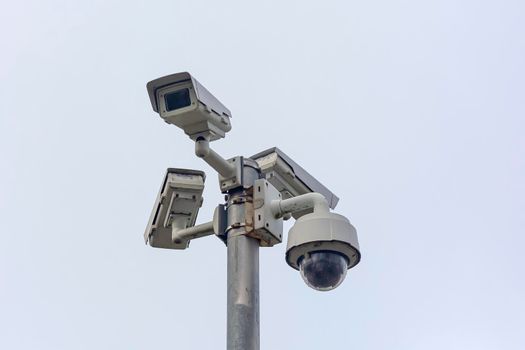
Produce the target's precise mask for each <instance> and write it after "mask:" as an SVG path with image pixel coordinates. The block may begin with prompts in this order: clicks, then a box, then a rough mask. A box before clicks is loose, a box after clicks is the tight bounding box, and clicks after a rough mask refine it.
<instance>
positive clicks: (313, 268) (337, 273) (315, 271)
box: [299, 251, 348, 291]
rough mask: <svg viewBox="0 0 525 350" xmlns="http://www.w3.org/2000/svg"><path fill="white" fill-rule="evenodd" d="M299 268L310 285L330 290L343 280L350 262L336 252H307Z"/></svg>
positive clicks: (316, 288) (322, 289) (318, 288)
mask: <svg viewBox="0 0 525 350" xmlns="http://www.w3.org/2000/svg"><path fill="white" fill-rule="evenodd" d="M299 270H300V271H301V276H302V277H303V280H304V281H305V283H306V284H307V285H308V287H310V288H313V289H315V290H319V291H328V290H332V289H334V288H336V287H337V286H339V285H340V284H341V283H342V282H343V280H344V279H345V277H346V271H347V270H348V262H347V261H346V259H345V258H344V257H343V256H342V255H340V254H338V253H336V252H332V251H317V252H312V253H309V254H306V256H305V257H304V258H303V259H302V260H301V261H300V263H299Z"/></svg>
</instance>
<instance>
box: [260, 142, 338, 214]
mask: <svg viewBox="0 0 525 350" xmlns="http://www.w3.org/2000/svg"><path fill="white" fill-rule="evenodd" d="M250 158H251V159H253V160H255V161H256V162H257V164H258V165H259V167H260V169H261V172H262V173H263V175H264V177H265V178H266V179H267V180H268V182H270V183H271V184H272V185H273V186H274V187H275V188H276V189H277V190H278V191H279V192H280V193H281V195H282V199H287V198H292V197H297V196H300V195H303V194H306V193H311V192H317V193H320V194H321V195H323V197H324V198H325V199H326V202H327V203H328V206H329V207H330V209H334V208H335V207H336V205H337V203H338V202H339V198H338V197H337V196H336V195H335V194H334V193H333V192H332V191H330V190H329V189H328V188H326V187H325V186H324V185H323V184H322V183H320V182H319V181H317V180H316V179H315V178H314V177H313V176H312V175H310V174H309V173H308V172H307V171H306V170H304V169H303V168H302V167H301V166H300V165H299V164H297V163H296V162H294V161H293V160H292V159H291V158H290V157H289V156H287V155H286V154H285V153H284V152H283V151H281V150H280V149H279V148H277V147H273V148H269V149H267V150H265V151H262V152H259V153H257V154H256V155H253V156H251V157H250ZM312 210H313V209H312V208H310V209H306V210H302V211H298V212H294V213H293V214H292V215H293V217H294V218H295V219H298V218H300V217H301V216H303V215H304V214H308V213H311V212H312Z"/></svg>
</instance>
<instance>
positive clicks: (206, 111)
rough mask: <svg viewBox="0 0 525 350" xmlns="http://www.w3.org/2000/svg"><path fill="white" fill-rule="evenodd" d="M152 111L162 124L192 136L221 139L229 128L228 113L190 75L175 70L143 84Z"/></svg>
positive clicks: (212, 139) (229, 115)
mask: <svg viewBox="0 0 525 350" xmlns="http://www.w3.org/2000/svg"><path fill="white" fill-rule="evenodd" d="M146 87H147V89H148V94H149V98H150V100H151V106H152V107H153V110H154V111H155V112H157V113H159V114H160V116H161V118H162V119H164V121H165V122H166V123H169V124H174V125H176V126H178V127H179V128H181V129H183V130H184V132H185V133H186V134H187V135H188V136H189V137H190V138H191V139H192V140H197V138H199V137H204V138H206V139H208V140H210V141H214V140H217V139H220V138H223V137H224V136H225V134H226V133H227V132H228V131H230V130H231V123H230V118H231V112H230V110H229V109H228V108H226V106H224V105H223V104H222V103H221V102H220V101H219V100H218V99H217V98H215V96H213V95H212V94H211V93H210V92H209V91H208V90H206V88H205V87H204V86H202V85H201V84H200V83H199V82H198V81H197V80H196V79H195V78H194V77H192V76H191V74H189V73H187V72H182V73H176V74H172V75H168V76H165V77H162V78H158V79H155V80H152V81H150V82H149V83H148V84H147V85H146Z"/></svg>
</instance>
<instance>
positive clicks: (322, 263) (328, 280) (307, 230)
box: [270, 192, 361, 291]
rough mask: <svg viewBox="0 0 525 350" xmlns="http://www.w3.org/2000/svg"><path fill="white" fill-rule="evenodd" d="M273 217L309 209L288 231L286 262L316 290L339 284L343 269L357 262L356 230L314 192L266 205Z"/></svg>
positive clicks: (324, 289)
mask: <svg viewBox="0 0 525 350" xmlns="http://www.w3.org/2000/svg"><path fill="white" fill-rule="evenodd" d="M270 208H271V211H272V214H273V215H274V216H275V217H283V216H284V215H285V214H288V213H297V212H305V211H306V210H307V209H311V210H312V211H311V212H310V213H309V214H304V215H302V216H301V217H299V218H298V219H296V221H295V224H294V225H293V226H292V228H291V229H290V231H289V232H288V244H287V246H286V262H287V263H288V265H290V266H291V267H292V268H294V269H296V270H299V271H300V272H301V276H302V277H303V279H304V281H305V282H306V284H307V285H308V286H309V287H311V288H313V289H315V290H319V291H328V290H332V289H334V288H336V287H337V286H339V285H340V284H341V283H342V282H343V280H344V279H345V276H346V271H347V270H348V269H350V268H352V267H354V266H355V265H357V264H358V263H359V260H360V259H361V253H360V252H359V242H358V240H357V232H356V230H355V228H354V226H352V224H351V223H350V221H348V219H347V218H345V217H344V216H342V215H339V214H335V213H331V212H330V208H329V205H328V201H327V200H326V198H325V197H324V196H323V195H322V194H320V193H316V192H311V193H306V194H302V195H300V196H297V197H292V198H288V199H284V200H274V201H272V202H271V204H270Z"/></svg>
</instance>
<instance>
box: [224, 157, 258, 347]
mask: <svg viewBox="0 0 525 350" xmlns="http://www.w3.org/2000/svg"><path fill="white" fill-rule="evenodd" d="M243 176H244V181H245V183H250V184H253V181H255V180H256V179H257V178H258V171H257V170H256V169H254V168H252V167H248V166H245V167H244V174H243ZM250 205H252V203H251V198H250V197H249V196H248V194H247V192H246V191H245V190H244V189H243V188H239V189H235V190H233V191H230V193H229V198H228V223H229V225H230V226H229V228H228V231H227V234H228V238H227V245H228V279H227V280H228V282H227V283H228V292H227V295H228V321H227V327H228V332H227V349H228V350H259V241H258V240H256V239H254V238H252V237H248V236H246V235H245V234H246V226H245V225H246V222H247V221H246V220H247V218H246V209H247V207H248V206H250Z"/></svg>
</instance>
